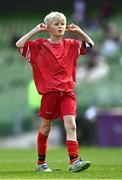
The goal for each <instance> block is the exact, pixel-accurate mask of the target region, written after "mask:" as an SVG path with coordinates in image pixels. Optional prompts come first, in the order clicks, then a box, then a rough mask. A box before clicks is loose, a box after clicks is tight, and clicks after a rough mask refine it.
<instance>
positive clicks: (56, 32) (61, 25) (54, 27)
mask: <svg viewBox="0 0 122 180" xmlns="http://www.w3.org/2000/svg"><path fill="white" fill-rule="evenodd" d="M65 30H66V21H65V20H64V19H57V20H54V21H53V22H51V23H50V25H49V26H48V31H49V33H50V34H51V35H52V36H57V37H59V36H63V35H64V33H65Z"/></svg>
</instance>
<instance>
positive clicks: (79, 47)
mask: <svg viewBox="0 0 122 180" xmlns="http://www.w3.org/2000/svg"><path fill="white" fill-rule="evenodd" d="M80 49H81V42H79V46H78V56H80Z"/></svg>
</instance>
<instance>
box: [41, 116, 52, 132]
mask: <svg viewBox="0 0 122 180" xmlns="http://www.w3.org/2000/svg"><path fill="white" fill-rule="evenodd" d="M51 127H52V122H51V121H49V120H42V123H41V128H40V131H41V132H42V133H43V134H44V135H48V134H49V132H50V130H51Z"/></svg>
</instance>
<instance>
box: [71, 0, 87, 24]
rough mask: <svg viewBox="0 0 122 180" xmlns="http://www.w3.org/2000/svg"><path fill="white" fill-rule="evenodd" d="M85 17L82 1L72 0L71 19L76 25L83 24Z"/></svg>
mask: <svg viewBox="0 0 122 180" xmlns="http://www.w3.org/2000/svg"><path fill="white" fill-rule="evenodd" d="M85 15H86V2H85V1H84V0H74V4H73V14H72V19H73V21H74V22H75V23H77V24H78V25H81V24H82V23H84V20H85Z"/></svg>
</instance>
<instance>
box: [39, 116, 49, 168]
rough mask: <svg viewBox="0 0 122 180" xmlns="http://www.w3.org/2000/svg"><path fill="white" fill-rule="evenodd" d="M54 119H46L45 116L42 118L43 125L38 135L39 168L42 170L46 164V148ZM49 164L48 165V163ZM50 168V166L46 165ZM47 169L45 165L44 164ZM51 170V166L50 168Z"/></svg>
mask: <svg viewBox="0 0 122 180" xmlns="http://www.w3.org/2000/svg"><path fill="white" fill-rule="evenodd" d="M51 125H52V121H51V120H46V119H44V118H42V119H41V127H40V130H39V132H38V136H37V150H38V161H37V164H38V170H42V169H41V168H42V166H43V165H45V164H46V161H45V158H46V150H47V143H48V135H49V132H50V129H51ZM46 166H47V165H46ZM46 168H48V167H46ZM44 169H45V166H44ZM48 170H49V168H48ZM46 171H47V170H46Z"/></svg>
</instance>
